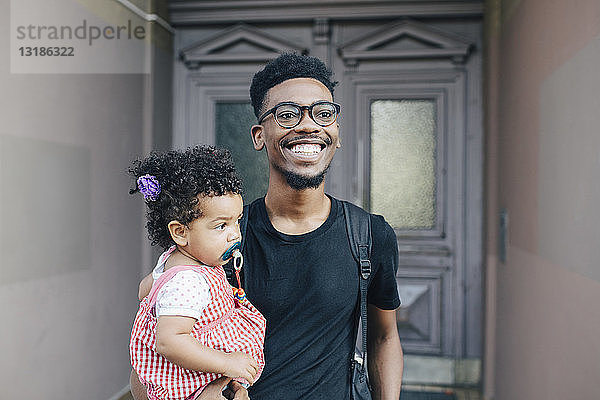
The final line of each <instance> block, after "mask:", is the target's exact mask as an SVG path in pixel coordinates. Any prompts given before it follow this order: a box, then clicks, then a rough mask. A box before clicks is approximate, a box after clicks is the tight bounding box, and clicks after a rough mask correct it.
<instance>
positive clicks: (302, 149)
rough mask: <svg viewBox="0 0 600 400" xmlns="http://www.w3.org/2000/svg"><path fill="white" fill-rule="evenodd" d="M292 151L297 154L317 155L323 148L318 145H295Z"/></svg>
mask: <svg viewBox="0 0 600 400" xmlns="http://www.w3.org/2000/svg"><path fill="white" fill-rule="evenodd" d="M291 150H292V151H293V152H294V153H296V154H307V155H311V154H316V153H318V152H320V151H321V146H319V145H318V144H308V143H303V144H295V145H293V146H292V148H291Z"/></svg>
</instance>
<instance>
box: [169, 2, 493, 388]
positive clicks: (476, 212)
mask: <svg viewBox="0 0 600 400" xmlns="http://www.w3.org/2000/svg"><path fill="white" fill-rule="evenodd" d="M181 3H186V2H181V1H179V2H174V4H181ZM197 3H198V2H196V3H194V4H196V6H197V7H199V6H198V4H197ZM250 3H252V2H250ZM364 3H367V4H364ZM400 3H401V2H395V3H393V2H389V3H386V4H387V5H386V7H387V8H386V9H385V10H382V9H373V8H372V7H371V6H370V5H369V4H368V2H363V4H362V5H357V4H356V3H351V4H350V2H349V4H348V5H347V7H346V8H344V9H342V8H339V9H338V8H335V7H334V5H335V6H336V7H337V6H338V5H339V4H340V2H337V1H329V2H327V1H325V2H323V3H322V4H325V5H327V4H329V5H330V6H331V7H330V9H328V10H323V9H319V8H318V7H323V5H321V6H317V5H316V3H315V5H314V8H315V9H314V10H313V13H312V14H311V13H310V12H308V11H306V10H305V9H302V8H301V7H300V4H299V3H297V4H298V7H297V8H294V7H293V6H290V7H289V8H287V9H286V11H285V15H284V14H282V12H280V13H279V14H276V10H275V9H271V8H269V7H267V8H264V4H263V8H262V9H261V11H262V13H259V12H257V11H256V10H251V9H250V8H248V9H247V10H246V11H245V13H244V12H242V11H243V10H241V11H240V10H239V9H238V14H235V15H237V18H236V20H232V19H231V18H229V19H228V18H227V15H230V16H231V15H233V14H231V12H232V10H233V9H232V8H231V7H233V3H232V4H231V5H229V2H224V5H223V7H222V8H219V7H216V8H214V9H212V10H211V14H210V16H211V18H210V20H209V19H208V17H207V12H208V11H207V9H204V10H203V13H200V12H198V13H194V12H193V6H191V5H189V6H188V7H187V8H185V9H184V8H183V7H179V6H177V7H172V18H173V21H172V23H173V24H175V25H176V26H177V24H178V23H179V24H180V26H178V29H177V34H176V49H177V51H178V56H179V57H178V58H177V60H176V61H175V99H174V104H175V110H174V111H175V112H174V115H175V124H174V127H175V133H174V142H175V144H176V146H184V145H190V144H194V143H199V142H202V143H217V144H221V145H226V146H229V147H231V148H232V150H233V151H234V155H235V157H236V162H238V163H241V165H242V168H240V169H241V170H242V171H243V173H244V176H243V178H244V179H245V182H246V185H247V186H248V187H249V192H250V194H249V195H248V196H247V198H246V199H245V200H246V201H250V200H252V199H253V198H256V197H258V196H260V195H262V194H264V191H265V190H266V185H265V182H266V177H267V176H268V175H267V170H266V158H265V155H264V154H262V153H256V152H254V150H253V149H252V146H251V142H250V136H249V129H248V128H249V126H250V125H251V124H252V123H254V120H255V118H254V116H253V115H252V111H251V108H250V106H249V96H248V86H249V82H250V79H251V77H252V74H253V73H254V72H255V71H257V70H258V69H260V68H261V66H262V65H264V63H266V62H267V61H268V60H269V59H272V58H274V57H276V56H277V55H278V54H279V53H281V52H284V51H296V52H301V53H305V54H309V55H315V56H317V57H319V58H321V59H322V60H324V61H325V62H326V63H327V64H328V65H329V66H330V67H331V68H332V69H333V70H334V74H335V79H336V80H338V81H339V85H338V86H337V87H336V90H335V99H336V101H338V102H340V103H341V104H342V113H341V117H340V132H341V140H342V148H341V149H340V150H339V153H338V154H337V155H336V157H335V158H334V161H333V163H332V166H331V168H330V172H329V176H328V178H327V191H328V192H329V193H331V194H332V195H334V196H337V197H340V198H344V199H348V200H351V201H353V202H354V203H356V204H359V205H362V206H363V207H365V208H366V209H368V210H370V211H372V212H375V213H378V214H382V215H384V216H385V217H386V219H387V220H388V222H390V224H391V225H392V226H393V227H394V229H395V231H396V234H397V237H398V245H399V254H400V259H399V264H400V267H399V271H398V275H397V279H398V283H399V291H400V296H401V299H402V302H403V304H402V307H401V308H400V310H399V311H398V312H397V321H398V328H399V331H400V335H401V338H402V345H403V348H404V351H405V354H406V368H405V382H406V383H431V384H457V385H460V384H476V383H478V382H479V379H480V365H481V361H480V360H481V354H482V318H483V316H482V250H481V247H482V238H481V236H482V205H481V204H482V165H483V162H482V137H483V136H482V132H481V96H480V90H481V57H480V52H481V21H480V15H481V11H482V10H481V8H477V7H475V6H474V7H472V8H471V9H470V11H465V9H461V10H462V11H459V10H458V8H454V9H453V8H448V9H447V10H446V13H447V15H446V16H444V17H441V16H439V15H437V14H435V18H432V17H427V18H426V17H423V15H422V11H421V12H418V7H417V8H414V9H413V11H412V12H411V11H410V10H409V9H408V8H406V7H404V8H402V7H399V4H400ZM450 3H451V2H449V3H448V4H450ZM424 4H425V2H423V4H422V5H424ZM227 7H230V8H229V9H228V8H227ZM227 11H229V12H230V14H228V13H227ZM267 11H269V12H273V14H270V13H269V12H267ZM294 13H296V14H294ZM361 13H362V14H361ZM469 13H470V14H469ZM288 14H289V15H295V16H296V18H295V19H294V20H293V21H292V20H287V18H289V15H288ZM276 15H279V19H277V18H276ZM286 15H288V16H287V17H286ZM323 15H328V16H330V17H328V18H323V17H322V16H323ZM348 15H354V17H348ZM358 15H363V18H358V17H357V16H358ZM203 18H204V19H203ZM191 21H195V22H191ZM240 21H243V22H244V23H240Z"/></svg>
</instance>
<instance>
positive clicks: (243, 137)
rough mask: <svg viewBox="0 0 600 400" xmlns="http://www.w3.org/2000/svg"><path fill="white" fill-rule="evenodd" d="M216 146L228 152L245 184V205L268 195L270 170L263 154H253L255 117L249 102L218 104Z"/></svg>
mask: <svg viewBox="0 0 600 400" xmlns="http://www.w3.org/2000/svg"><path fill="white" fill-rule="evenodd" d="M215 106H216V110H215V114H216V115H215V131H216V132H215V143H216V145H217V146H220V147H226V148H228V149H229V150H230V151H231V153H232V156H233V161H234V162H235V166H236V168H237V171H238V175H239V176H240V178H241V179H242V181H243V183H244V195H243V197H244V203H245V204H248V203H250V202H251V201H252V200H254V199H256V198H258V197H262V196H264V195H265V193H267V186H268V179H269V169H268V165H267V157H266V155H265V154H264V152H262V151H261V152H258V151H256V150H254V147H253V145H252V138H251V137H250V127H251V126H252V125H254V124H256V117H255V116H254V113H253V111H252V106H251V105H250V103H249V102H240V103H231V102H227V103H226V102H220V103H216V105H215Z"/></svg>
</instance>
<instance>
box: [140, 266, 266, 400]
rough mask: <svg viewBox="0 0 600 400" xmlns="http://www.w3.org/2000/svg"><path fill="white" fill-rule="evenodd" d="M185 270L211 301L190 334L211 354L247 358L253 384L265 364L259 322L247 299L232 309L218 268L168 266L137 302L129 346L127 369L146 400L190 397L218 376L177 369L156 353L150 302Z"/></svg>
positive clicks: (228, 288) (262, 328)
mask: <svg viewBox="0 0 600 400" xmlns="http://www.w3.org/2000/svg"><path fill="white" fill-rule="evenodd" d="M190 269H191V270H195V271H197V272H199V273H201V274H202V275H203V276H204V277H205V278H206V281H207V282H208V284H209V286H210V292H211V297H212V301H211V302H210V303H209V304H208V306H207V307H206V308H205V309H204V311H203V312H202V316H201V317H200V319H198V320H197V321H196V324H195V325H194V327H193V329H192V332H191V335H192V336H193V337H194V338H196V339H197V340H198V341H199V342H200V343H202V344H203V345H205V346H208V347H210V348H213V349H215V350H220V351H224V352H228V353H230V352H234V351H242V352H244V353H247V354H249V355H250V356H252V357H253V358H254V359H255V360H256V362H257V363H258V365H259V371H258V374H257V376H256V378H257V379H258V377H259V376H260V374H261V373H262V370H263V367H264V365H265V361H264V354H263V345H264V339H265V327H266V321H265V318H264V317H263V316H262V314H261V313H260V312H258V310H257V309H256V308H255V307H254V306H253V305H252V304H250V302H249V301H248V300H246V301H245V302H244V304H243V305H239V304H236V302H235V301H234V298H233V292H232V287H231V285H230V284H229V282H227V278H226V276H225V271H224V270H223V267H220V266H218V267H209V266H192V265H190V266H176V267H171V268H169V269H168V270H167V271H165V272H164V273H163V274H162V275H161V276H160V277H159V278H158V279H157V280H156V282H155V283H154V285H153V286H152V290H151V291H150V294H149V295H148V296H146V298H144V299H143V300H142V302H141V303H140V308H139V310H138V312H137V315H136V317H135V321H134V323H133V329H132V332H131V341H130V343H129V353H130V356H131V365H132V366H133V368H134V369H135V371H136V372H137V374H138V376H139V378H140V381H141V382H142V383H144V384H145V385H146V388H147V389H148V398H149V400H162V399H169V400H171V399H177V400H184V399H188V398H194V397H196V395H198V394H199V393H200V392H201V391H202V389H203V388H204V387H205V386H206V385H207V384H208V383H209V382H211V381H213V380H215V379H217V378H219V377H220V376H221V375H219V374H214V373H205V372H197V371H192V370H188V369H185V368H182V367H180V366H178V365H176V364H173V363H171V362H170V361H168V360H167V359H166V358H164V357H163V356H161V355H160V354H158V353H157V352H156V322H157V318H156V313H155V303H156V297H157V294H158V291H159V290H160V288H161V287H162V286H163V285H164V284H165V283H166V282H168V281H169V280H170V279H171V278H172V277H173V276H175V274H177V272H180V271H184V270H190Z"/></svg>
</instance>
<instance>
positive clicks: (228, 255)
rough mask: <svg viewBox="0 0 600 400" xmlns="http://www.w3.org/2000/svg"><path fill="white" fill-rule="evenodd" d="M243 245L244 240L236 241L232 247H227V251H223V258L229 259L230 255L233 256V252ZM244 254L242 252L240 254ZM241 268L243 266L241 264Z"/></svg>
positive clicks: (224, 259)
mask: <svg viewBox="0 0 600 400" xmlns="http://www.w3.org/2000/svg"><path fill="white" fill-rule="evenodd" d="M241 247H242V242H235V243H234V244H232V245H231V247H230V248H228V249H227V251H225V253H223V255H222V256H221V259H222V260H223V261H227V259H229V257H231V256H233V252H234V251H235V250H237V251H238V252H239V250H240V248H241ZM241 255H242V253H240V256H241ZM240 268H241V266H240Z"/></svg>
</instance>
